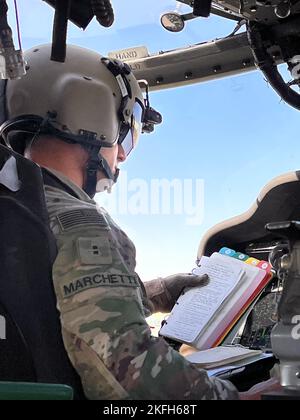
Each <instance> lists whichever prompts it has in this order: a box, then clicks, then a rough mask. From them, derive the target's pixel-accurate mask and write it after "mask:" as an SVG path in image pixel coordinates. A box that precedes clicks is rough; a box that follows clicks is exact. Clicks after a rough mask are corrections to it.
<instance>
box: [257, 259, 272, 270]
mask: <svg viewBox="0 0 300 420" xmlns="http://www.w3.org/2000/svg"><path fill="white" fill-rule="evenodd" d="M257 267H259V268H261V269H262V270H265V271H266V272H267V273H270V271H271V270H272V266H271V264H269V263H268V262H267V261H260V263H259V264H257Z"/></svg>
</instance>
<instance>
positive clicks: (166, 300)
mask: <svg viewBox="0 0 300 420" xmlns="http://www.w3.org/2000/svg"><path fill="white" fill-rule="evenodd" d="M208 283H209V278H208V276H207V275H206V274H205V275H204V276H195V275H194V274H175V275H174V276H169V277H166V278H158V279H155V280H150V281H147V282H145V283H144V286H145V289H146V293H147V298H148V299H149V300H150V302H151V303H152V305H153V307H154V312H166V313H167V312H171V310H172V308H173V306H174V305H175V303H176V301H177V299H178V298H179V296H180V295H181V293H182V291H183V289H184V288H186V287H199V286H200V287H203V286H206V285H207V284H208Z"/></svg>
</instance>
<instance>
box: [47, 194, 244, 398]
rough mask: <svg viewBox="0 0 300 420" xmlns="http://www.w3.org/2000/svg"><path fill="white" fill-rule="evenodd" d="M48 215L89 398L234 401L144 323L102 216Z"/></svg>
mask: <svg viewBox="0 0 300 420" xmlns="http://www.w3.org/2000/svg"><path fill="white" fill-rule="evenodd" d="M61 205H62V206H61V210H60V211H57V210H56V211H55V212H52V213H51V211H50V222H51V227H52V230H53V232H54V234H55V236H56V239H57V247H58V255H57V258H56V261H55V263H54V267H53V281H54V287H55V291H56V295H57V304H58V309H59V311H60V314H61V323H62V334H63V339H64V344H65V347H66V350H67V352H68V355H69V357H70V360H71V362H72V363H73V365H74V367H75V369H76V370H77V372H78V373H79V375H80V377H81V380H82V384H83V388H84V391H85V394H86V396H87V397H88V398H89V399H125V398H128V399H145V400H154V399H164V400H168V399H171V400H176V399H177V400H178V399H183V400H184V399H187V400H189V399H195V400H202V399H203V400H206V399H212V400H216V399H235V398H237V397H238V394H237V391H236V390H235V388H234V387H233V385H231V384H230V383H229V382H224V381H221V380H218V379H212V378H211V379H209V378H208V376H207V374H206V372H205V371H201V370H198V369H196V368H195V367H193V366H192V365H191V364H190V363H188V362H187V361H186V360H185V359H184V358H183V357H182V356H180V355H179V354H178V353H177V352H176V351H174V350H173V349H172V348H171V347H169V346H168V345H167V344H166V342H165V341H164V340H163V339H162V338H154V337H152V336H151V331H150V329H149V327H148V325H147V323H146V320H145V315H144V308H143V304H142V289H141V286H140V283H139V279H138V276H137V275H136V274H135V273H134V271H130V270H129V269H128V266H127V265H126V264H125V262H124V260H123V258H122V256H121V253H120V250H119V249H118V247H119V245H118V243H117V242H116V241H115V239H114V237H113V235H111V231H110V226H109V225H108V224H105V223H97V224H96V223H95V221H96V220H97V215H96V213H95V212H97V210H96V209H95V208H94V210H92V208H91V209H90V213H89V217H87V216H85V218H84V217H80V218H79V219H76V215H77V217H78V210H79V209H77V212H76V208H74V212H73V213H72V211H71V212H70V211H66V207H65V205H64V203H63V202H61Z"/></svg>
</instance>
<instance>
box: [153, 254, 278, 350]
mask: <svg viewBox="0 0 300 420" xmlns="http://www.w3.org/2000/svg"><path fill="white" fill-rule="evenodd" d="M226 250H228V248H222V250H221V251H220V253H214V254H212V256H211V257H202V258H201V260H200V264H199V267H197V268H196V269H194V270H193V273H194V274H198V275H203V274H208V275H209V278H210V282H209V284H208V285H207V286H205V287H199V288H197V287H195V288H192V289H187V290H185V292H184V293H183V294H182V295H181V296H180V298H179V299H178V301H177V302H176V304H175V306H174V308H173V310H172V312H171V314H170V316H169V317H168V319H167V320H166V323H165V324H164V325H163V327H162V328H161V330H160V332H159V334H160V335H161V336H164V337H167V338H171V339H173V340H175V341H179V342H182V343H186V344H188V345H190V346H192V347H195V348H196V349H199V350H207V349H210V348H212V347H216V346H218V345H220V344H221V343H222V341H223V340H224V338H225V337H226V336H227V334H228V333H229V332H230V330H231V329H232V328H233V326H234V325H235V324H236V322H237V321H238V320H239V319H240V318H241V317H242V316H243V314H244V313H245V312H246V311H247V309H248V308H249V307H250V306H251V305H252V304H253V302H255V300H256V299H257V298H258V297H259V295H260V294H261V293H262V292H263V290H264V289H265V287H266V285H267V284H268V283H269V281H270V280H271V278H272V271H271V266H270V265H269V264H268V263H267V262H265V261H258V260H255V259H253V258H252V259H251V258H249V257H248V258H244V257H245V256H244V254H239V253H235V251H232V250H230V251H232V252H231V254H230V255H229V253H228V251H227V253H226ZM242 256H243V257H242Z"/></svg>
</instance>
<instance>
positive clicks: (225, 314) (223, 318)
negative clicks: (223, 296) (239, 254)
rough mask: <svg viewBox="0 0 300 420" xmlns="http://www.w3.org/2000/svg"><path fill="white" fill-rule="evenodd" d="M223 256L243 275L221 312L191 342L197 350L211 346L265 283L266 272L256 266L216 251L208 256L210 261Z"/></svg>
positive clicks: (217, 259)
mask: <svg viewBox="0 0 300 420" xmlns="http://www.w3.org/2000/svg"><path fill="white" fill-rule="evenodd" d="M224 258H227V259H231V264H232V265H233V266H235V267H241V268H243V270H244V272H245V275H244V276H243V278H242V280H241V281H240V282H239V287H238V288H237V289H236V290H235V291H234V293H233V294H232V295H231V298H230V300H227V301H226V302H224V305H223V308H222V312H221V313H218V314H216V316H215V317H214V319H213V320H212V321H211V322H210V324H209V325H207V326H206V328H205V331H203V334H202V335H201V337H198V339H197V341H196V342H195V343H193V345H194V347H196V348H198V349H199V350H206V349H209V348H211V347H213V346H214V345H215V343H216V341H217V340H218V338H219V337H220V336H221V335H222V334H223V333H224V331H225V330H226V329H227V328H228V326H229V325H230V324H231V323H232V321H233V319H234V318H235V317H236V316H237V314H238V313H239V312H240V310H241V309H242V308H243V307H244V306H245V305H246V303H247V302H249V298H250V297H251V296H252V295H253V293H254V292H255V291H256V290H259V287H260V285H262V286H263V285H264V284H265V282H264V279H265V278H266V275H267V273H266V271H264V270H261V269H260V268H258V267H254V266H252V265H249V264H245V263H244V262H243V261H239V260H237V259H234V258H231V257H227V256H225V255H221V254H218V253H214V254H213V255H212V256H211V257H210V259H211V260H212V261H223V260H224ZM258 294H259V293H258ZM256 297H257V296H256ZM254 299H255V298H254ZM249 304H251V302H249Z"/></svg>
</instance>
